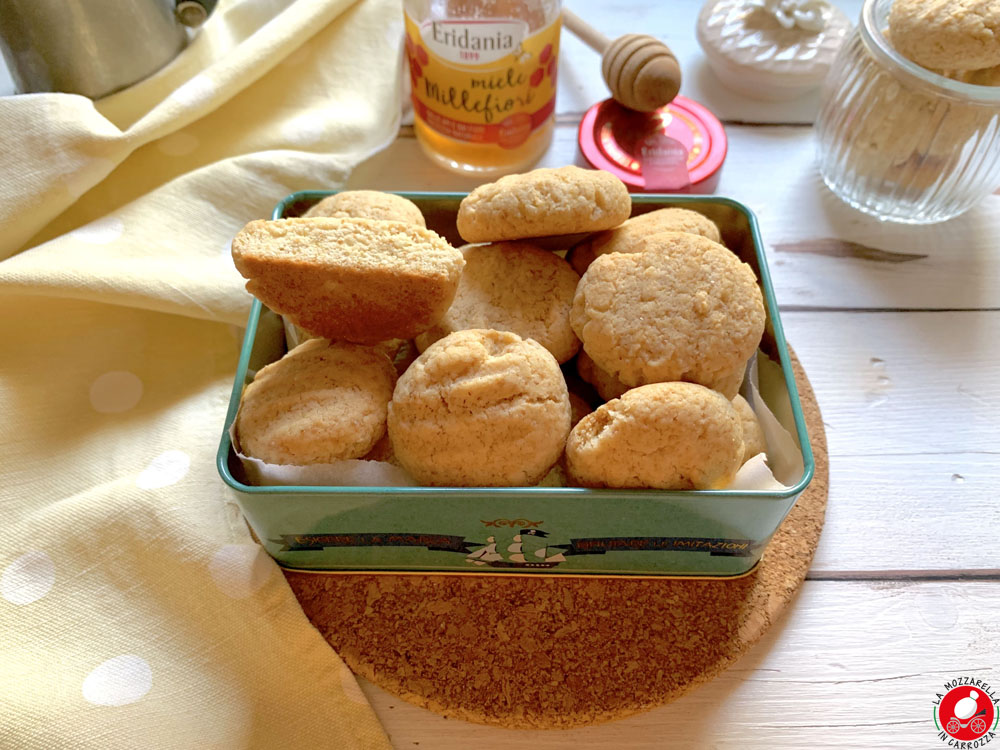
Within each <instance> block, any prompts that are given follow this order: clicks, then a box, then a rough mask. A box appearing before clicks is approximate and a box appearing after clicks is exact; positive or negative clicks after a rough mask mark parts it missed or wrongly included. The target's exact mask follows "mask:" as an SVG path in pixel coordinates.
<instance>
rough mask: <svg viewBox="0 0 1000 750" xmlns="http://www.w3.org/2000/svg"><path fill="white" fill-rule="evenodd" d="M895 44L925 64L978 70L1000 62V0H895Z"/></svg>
mask: <svg viewBox="0 0 1000 750" xmlns="http://www.w3.org/2000/svg"><path fill="white" fill-rule="evenodd" d="M889 33H890V34H891V37H892V45H893V47H895V48H896V50H897V51H898V52H899V54H901V55H902V56H903V57H906V58H908V59H910V60H912V61H913V62H915V63H916V64H917V65H922V66H923V67H925V68H932V69H944V70H979V69H981V68H991V67H993V66H994V65H1000V3H998V2H997V1H996V0H933V1H932V2H928V0H895V2H893V4H892V8H891V9H890V11H889Z"/></svg>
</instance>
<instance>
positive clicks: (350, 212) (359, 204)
mask: <svg viewBox="0 0 1000 750" xmlns="http://www.w3.org/2000/svg"><path fill="white" fill-rule="evenodd" d="M304 215H305V216H306V217H318V216H319V217H321V216H326V217H328V218H331V219H349V218H356V219H377V220H379V221H401V222H403V223H404V224H413V225H414V226H418V227H426V226H427V224H426V222H425V221H424V215H423V214H422V213H421V212H420V209H419V208H417V204H416V203H414V202H413V201H410V200H407V199H406V198H403V197H402V196H400V195H394V194H393V193H382V192H379V191H378V190H345V191H343V192H341V193H335V194H334V195H330V196H327V197H326V198H324V199H323V200H321V201H320V202H319V203H317V204H316V205H315V206H313V207H312V208H310V209H309V210H308V211H306V212H305V214H304Z"/></svg>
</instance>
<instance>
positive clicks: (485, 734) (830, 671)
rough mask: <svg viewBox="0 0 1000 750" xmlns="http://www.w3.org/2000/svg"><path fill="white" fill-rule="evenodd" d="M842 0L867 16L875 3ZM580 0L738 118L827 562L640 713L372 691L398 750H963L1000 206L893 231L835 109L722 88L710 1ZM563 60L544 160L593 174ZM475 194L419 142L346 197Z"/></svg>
mask: <svg viewBox="0 0 1000 750" xmlns="http://www.w3.org/2000/svg"><path fill="white" fill-rule="evenodd" d="M838 4H839V5H840V7H841V8H842V9H843V10H844V11H845V12H847V13H848V15H849V16H851V17H852V18H855V19H856V18H857V16H858V12H859V9H860V2H859V1H858V0H851V1H848V0H838ZM567 5H568V6H570V7H572V8H573V10H575V11H576V12H577V13H578V14H579V15H581V16H582V17H584V18H585V19H587V20H589V21H590V22H591V23H593V24H594V25H596V26H598V27H600V28H601V29H602V30H603V31H604V32H605V33H606V34H608V35H609V36H611V37H615V36H617V35H619V34H624V33H628V32H634V31H642V32H645V33H651V34H654V35H656V36H659V37H660V38H662V39H663V40H664V41H666V42H667V43H668V44H669V45H670V46H671V47H672V48H673V50H674V51H675V53H676V54H677V56H678V58H679V60H680V61H681V64H682V67H683V70H684V72H685V76H686V78H685V83H684V86H683V88H682V91H681V93H682V94H684V95H685V96H688V97H690V98H693V99H695V100H697V101H700V102H702V103H704V104H706V105H707V106H708V107H709V108H710V109H712V110H713V111H714V112H715V113H716V115H717V116H718V117H719V118H720V119H721V120H723V122H724V124H725V125H726V131H727V134H728V137H729V156H728V158H727V160H726V163H725V166H724V167H723V171H722V178H721V180H720V182H719V186H718V188H717V190H716V193H717V194H718V195H724V196H730V197H732V198H736V199H737V200H740V201H742V202H744V203H746V204H747V205H748V206H749V207H750V208H751V209H752V210H753V211H755V212H756V213H757V215H758V218H759V219H760V222H761V229H762V233H763V237H764V241H765V243H766V245H767V253H768V263H769V266H770V269H771V273H772V275H773V279H774V285H775V290H776V293H777V297H778V301H779V303H780V305H781V309H782V320H783V322H784V325H785V331H786V333H787V336H788V340H789V342H790V343H791V345H792V346H793V347H794V349H795V350H796V352H797V353H798V355H799V357H800V358H801V360H802V362H803V365H804V366H805V369H806V372H807V373H808V376H809V379H810V380H811V382H812V385H813V387H814V388H815V390H816V394H817V397H818V400H819V404H820V408H821V409H822V412H823V418H824V422H825V425H826V434H827V439H828V441H829V449H830V497H829V508H828V512H827V519H826V526H825V529H824V531H823V536H822V539H821V542H820V545H819V550H818V552H817V554H816V558H815V562H814V563H813V566H812V569H811V571H810V573H809V576H808V580H807V581H806V583H805V584H804V586H803V587H802V591H801V594H800V596H799V597H798V598H797V599H796V601H795V602H794V603H793V605H792V607H791V608H790V610H789V612H788V613H787V616H786V617H785V618H784V620H783V621H781V622H780V623H778V625H777V626H776V627H774V628H773V629H772V630H771V631H770V632H769V633H768V634H767V636H766V637H765V638H764V640H763V642H761V643H760V644H758V645H757V646H756V647H755V648H754V649H753V650H752V651H751V652H750V653H749V654H748V655H747V656H746V657H744V659H743V660H742V661H740V662H739V663H738V664H737V665H736V667H735V668H733V669H731V670H729V671H728V672H727V673H725V674H724V675H722V676H721V677H719V678H718V679H716V680H715V681H713V682H712V683H710V684H709V685H707V686H705V687H702V688H700V689H698V690H696V691H695V692H693V693H691V694H690V695H688V696H686V697H684V698H682V699H681V700H679V701H677V702H675V703H673V704H670V705H667V706H663V707H661V708H658V709H656V710H653V711H650V712H648V713H646V714H644V715H641V716H638V717H634V718H631V719H627V720H623V721H620V722H615V723H611V724H606V725H602V726H598V727H593V728H587V729H578V730H572V731H556V732H539V731H512V730H500V729H493V728H489V727H483V726H477V725H474V724H468V723H464V722H460V721H455V720H446V719H443V718H441V717H440V716H437V715H435V714H432V713H430V712H428V711H425V710H423V709H420V708H417V707H414V706H412V705H409V704H407V703H405V702H403V701H401V700H399V699H397V698H395V697H393V696H391V695H389V694H388V693H385V692H383V691H382V690H380V689H379V688H377V687H375V686H373V685H371V684H368V683H363V687H364V690H365V692H366V693H367V695H368V696H369V697H370V698H371V700H372V702H373V703H374V705H375V708H376V710H377V712H378V715H379V717H380V718H381V720H382V722H383V723H384V725H385V728H386V730H387V731H388V732H389V734H390V736H391V737H392V740H393V743H394V746H395V747H397V748H401V749H402V748H417V747H419V748H421V750H423V748H433V749H434V750H451V749H452V748H454V749H455V750H458V749H459V748H461V749H462V750H466V749H467V748H470V747H475V748H483V749H486V748H489V749H490V750H492V749H493V748H501V747H512V746H514V747H522V746H523V747H528V746H530V747H532V748H533V750H554V749H555V748H574V749H578V748H591V747H593V748H596V747H602V748H629V749H632V748H636V749H638V748H658V749H660V748H672V749H673V748H677V749H681V748H691V749H692V750H694V749H698V750H708V749H709V748H712V749H717V750H728V749H729V748H734V749H735V748H762V749H763V748H769V749H770V748H795V749H796V750H801V749H802V748H876V747H877V748H905V749H906V750H916V749H918V748H934V747H939V746H940V747H945V745H944V744H943V743H941V742H940V741H939V740H938V739H937V738H936V737H935V733H936V732H935V728H934V724H933V720H932V701H933V700H934V699H935V694H936V693H938V692H942V690H941V688H942V685H943V684H944V682H945V681H947V680H950V679H952V678H953V677H958V676H963V675H969V676H971V677H975V678H979V679H982V680H986V681H989V682H991V683H992V684H994V685H997V686H1000V545H998V544H997V535H998V532H1000V343H998V342H1000V242H998V239H997V238H998V237H1000V196H991V197H990V198H989V199H987V200H986V201H985V202H984V203H983V204H981V205H980V206H978V207H977V208H975V209H973V210H972V211H971V212H970V213H968V214H967V215H965V216H964V217H961V218H959V219H956V220H953V221H951V222H948V223H945V224H942V225H937V226H932V227H926V228H912V227H903V226H897V225H891V224H882V223H879V222H878V221H876V220H874V219H870V218H868V217H866V216H864V215H862V214H860V213H857V212H855V211H853V210H852V209H850V208H848V207H847V206H845V205H843V204H842V203H840V201H839V200H838V199H837V198H835V197H834V196H833V195H832V194H830V193H829V192H828V191H827V190H826V188H825V187H824V186H823V184H822V182H821V181H820V179H819V177H818V175H817V172H816V169H815V167H814V166H813V145H814V144H813V133H812V129H811V127H810V123H811V121H812V119H813V115H814V113H815V109H816V106H817V100H818V97H817V96H811V97H806V98H804V99H802V100H799V101H796V102H792V103H790V104H787V105H774V104H764V103H761V102H755V101H753V100H749V99H745V98H743V97H741V96H738V95H736V94H733V93H732V92H729V91H728V90H726V89H725V88H723V87H722V86H721V84H719V83H718V82H717V81H716V80H715V79H714V77H713V76H712V74H711V72H710V71H709V70H708V69H707V68H706V66H705V62H704V59H703V57H702V55H701V51H700V49H699V48H698V45H697V43H696V42H695V38H694V25H695V18H696V16H697V11H698V9H699V7H700V2H697V0H694V1H689V0H684V1H681V0H675V1H674V2H670V3H661V2H658V0H629V2H628V3H621V2H619V3H600V2H597V0H586V1H583V0H572V2H569V3H567ZM561 55H562V59H561V61H560V68H559V70H560V81H559V86H560V89H559V98H558V108H557V129H556V134H555V139H554V142H553V144H552V147H551V148H550V149H549V151H548V153H547V154H546V155H545V156H544V158H543V159H542V161H541V162H540V164H539V166H561V165H564V164H572V163H581V162H580V157H579V154H578V150H577V146H576V127H577V124H578V122H579V119H580V117H581V115H582V114H583V112H584V111H585V110H586V109H587V108H588V107H589V106H590V105H591V104H593V103H594V102H596V101H598V100H600V99H603V98H606V97H607V96H608V94H607V91H606V89H605V87H604V83H603V81H602V80H601V77H600V66H599V58H598V56H597V55H596V53H594V52H592V51H591V50H590V49H589V48H587V47H585V46H584V45H583V44H582V43H581V42H579V41H578V40H577V39H575V38H574V37H573V36H572V35H571V34H570V33H569V32H567V31H565V30H564V31H563V37H562V52H561ZM475 184H476V181H475V180H471V179H465V178H463V177H460V176H456V175H452V174H450V173H448V172H445V171H443V170H441V169H439V168H437V167H435V166H434V165H433V164H432V163H431V162H430V161H429V160H427V159H426V158H425V157H424V156H423V154H422V153H421V152H420V150H419V147H418V145H417V143H416V141H415V140H414V138H413V136H412V132H410V131H409V129H407V128H404V129H403V131H402V132H401V134H400V137H399V138H398V139H397V140H396V141H395V142H394V143H393V144H392V145H391V146H390V147H389V148H388V149H386V150H385V151H383V152H382V153H380V154H378V155H376V156H374V157H373V158H371V159H370V160H368V161H367V162H366V163H364V164H363V165H361V166H360V167H359V168H358V169H357V170H356V171H355V173H354V174H353V176H352V178H351V180H350V185H349V186H350V187H355V188H375V189H394V190H468V189H470V188H471V187H474V186H475ZM820 241H822V242H820ZM851 243H855V244H851ZM996 742H997V747H1000V739H998V740H996Z"/></svg>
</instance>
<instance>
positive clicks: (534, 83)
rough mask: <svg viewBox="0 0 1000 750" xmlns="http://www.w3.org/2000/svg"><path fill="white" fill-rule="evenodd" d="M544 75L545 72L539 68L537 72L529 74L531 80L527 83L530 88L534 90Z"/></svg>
mask: <svg viewBox="0 0 1000 750" xmlns="http://www.w3.org/2000/svg"><path fill="white" fill-rule="evenodd" d="M544 75H545V71H544V70H542V69H541V68H539V69H538V70H536V71H535V72H534V73H532V74H531V79H530V80H529V83H530V84H531V86H532V88H534V87H535V86H537V85H538V84H540V83H541V82H542V77H543V76H544Z"/></svg>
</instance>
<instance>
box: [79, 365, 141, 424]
mask: <svg viewBox="0 0 1000 750" xmlns="http://www.w3.org/2000/svg"><path fill="white" fill-rule="evenodd" d="M141 398H142V381H141V380H139V378H138V377H137V376H136V375H134V374H133V373H131V372H127V371H125V370H113V371H111V372H106V373H104V374H103V375H101V376H100V377H98V378H96V379H95V380H94V382H93V383H91V384H90V405H91V406H93V407H94V410H95V411H99V412H100V413H101V414H118V413H120V412H123V411H128V410H129V409H131V408H132V407H133V406H135V405H136V404H138V403H139V399H141Z"/></svg>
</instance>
